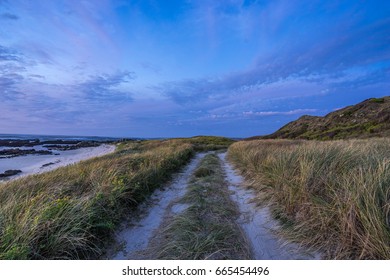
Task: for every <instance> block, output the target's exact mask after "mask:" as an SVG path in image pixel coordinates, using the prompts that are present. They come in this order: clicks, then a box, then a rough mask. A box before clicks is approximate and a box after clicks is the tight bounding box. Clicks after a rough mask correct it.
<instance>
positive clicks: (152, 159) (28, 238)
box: [0, 140, 193, 259]
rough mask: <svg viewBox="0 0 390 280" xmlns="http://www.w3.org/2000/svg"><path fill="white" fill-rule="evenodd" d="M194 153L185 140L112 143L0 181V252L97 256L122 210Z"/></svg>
mask: <svg viewBox="0 0 390 280" xmlns="http://www.w3.org/2000/svg"><path fill="white" fill-rule="evenodd" d="M192 154H193V147H192V145H190V144H187V143H183V141H174V140H171V141H145V142H141V143H126V144H121V145H120V146H119V147H118V149H117V151H116V152H115V153H113V154H110V155H106V156H104V157H100V158H95V159H91V160H88V161H84V162H81V163H78V164H75V165H71V166H67V167H62V168H59V169H57V170H54V171H52V172H48V173H44V174H39V175H33V176H29V177H25V178H22V179H19V180H15V181H12V182H8V183H4V184H0V259H85V258H96V257H97V256H99V255H100V254H101V253H102V252H103V250H102V248H103V247H104V243H105V242H106V241H107V240H108V238H109V237H110V235H111V234H112V232H113V231H114V229H115V227H116V226H117V225H118V223H119V222H120V221H121V220H122V219H123V217H124V216H125V215H128V214H129V213H131V212H129V211H128V210H129V209H131V208H133V207H136V206H137V205H138V204H139V203H140V202H141V201H143V200H144V199H145V198H146V197H147V196H148V195H149V194H150V193H151V192H152V191H153V190H154V189H155V188H157V187H159V186H161V184H162V183H163V182H164V181H166V180H167V179H169V177H170V175H171V174H172V173H173V172H175V171H176V170H177V169H178V168H180V167H181V166H182V165H183V164H184V163H185V162H186V161H188V160H189V158H190V157H191V155H192Z"/></svg>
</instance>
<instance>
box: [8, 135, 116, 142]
mask: <svg viewBox="0 0 390 280" xmlns="http://www.w3.org/2000/svg"><path fill="white" fill-rule="evenodd" d="M1 139H3V140H11V139H13V140H34V139H39V140H40V141H49V140H80V141H98V142H106V141H115V140H120V139H121V138H115V137H100V136H69V135H67V136H64V135H35V134H1V133H0V140H1Z"/></svg>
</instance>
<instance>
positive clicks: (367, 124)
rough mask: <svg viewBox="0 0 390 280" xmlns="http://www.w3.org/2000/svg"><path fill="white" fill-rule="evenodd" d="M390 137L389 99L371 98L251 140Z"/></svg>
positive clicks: (299, 120)
mask: <svg viewBox="0 0 390 280" xmlns="http://www.w3.org/2000/svg"><path fill="white" fill-rule="evenodd" d="M389 136H390V96H385V97H382V98H370V99H367V100H365V101H363V102H360V103H359V104H356V105H352V106H348V107H345V108H342V109H339V110H336V111H334V112H331V113H329V114H327V115H326V116H324V117H316V116H307V115H305V116H302V117H300V118H299V119H297V120H296V121H292V122H290V123H288V124H286V125H285V126H283V127H282V128H280V129H279V130H278V131H276V132H274V133H272V134H270V135H266V136H256V137H252V138H250V139H306V140H337V139H353V138H372V137H389Z"/></svg>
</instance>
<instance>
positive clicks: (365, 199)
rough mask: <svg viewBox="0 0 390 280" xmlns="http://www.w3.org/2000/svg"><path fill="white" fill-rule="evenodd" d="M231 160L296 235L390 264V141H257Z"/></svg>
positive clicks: (332, 251) (331, 254) (337, 252)
mask: <svg viewBox="0 0 390 280" xmlns="http://www.w3.org/2000/svg"><path fill="white" fill-rule="evenodd" d="M228 156H229V158H230V159H231V160H232V161H233V162H234V163H235V165H236V166H237V167H238V168H239V169H240V170H241V171H242V172H243V174H244V175H245V176H246V178H247V179H248V181H249V182H251V185H252V187H253V188H254V189H255V190H256V191H257V192H258V199H259V203H264V202H265V203H270V206H271V209H272V210H273V213H274V214H275V216H276V217H277V218H279V219H281V221H282V222H283V225H284V229H285V231H284V233H285V234H287V236H289V237H290V238H292V239H294V240H296V241H300V242H303V243H306V245H309V246H312V247H314V248H317V249H320V250H321V251H322V252H323V253H324V254H325V257H328V258H336V259H390V139H371V140H350V141H332V142H316V141H290V140H255V141H246V142H237V143H235V144H233V145H231V146H230V148H229V151H228Z"/></svg>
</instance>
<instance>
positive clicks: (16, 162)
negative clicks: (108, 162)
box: [0, 144, 116, 183]
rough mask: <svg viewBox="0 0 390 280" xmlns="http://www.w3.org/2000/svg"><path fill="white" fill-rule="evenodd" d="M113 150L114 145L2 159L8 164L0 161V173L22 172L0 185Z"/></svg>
mask: <svg viewBox="0 0 390 280" xmlns="http://www.w3.org/2000/svg"><path fill="white" fill-rule="evenodd" d="M115 149H116V145H112V144H102V145H99V146H97V147H87V148H79V149H76V150H70V151H59V155H48V156H43V155H27V156H20V157H14V158H10V159H4V160H8V162H4V161H3V162H1V161H0V169H1V168H2V169H4V170H3V171H1V170H0V171H1V172H4V171H5V169H17V170H21V171H22V172H21V173H19V174H17V175H14V176H11V177H7V178H4V179H0V183H5V182H10V181H13V180H16V179H19V178H22V177H25V176H29V175H34V174H41V173H44V172H48V171H52V170H54V169H57V168H59V167H63V166H67V165H70V164H74V163H78V162H80V161H83V160H87V159H91V158H95V157H99V156H103V155H106V154H110V153H112V152H114V151H115ZM5 166H7V167H5Z"/></svg>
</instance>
